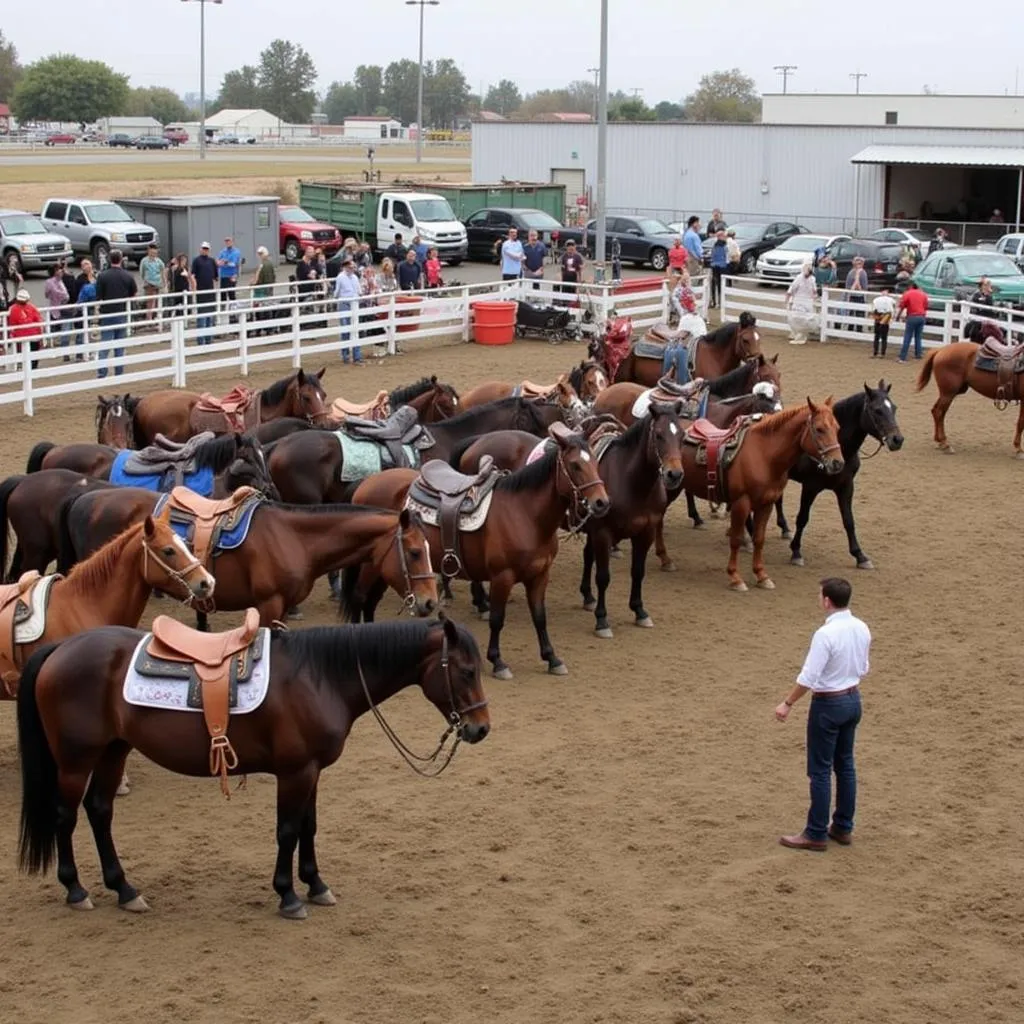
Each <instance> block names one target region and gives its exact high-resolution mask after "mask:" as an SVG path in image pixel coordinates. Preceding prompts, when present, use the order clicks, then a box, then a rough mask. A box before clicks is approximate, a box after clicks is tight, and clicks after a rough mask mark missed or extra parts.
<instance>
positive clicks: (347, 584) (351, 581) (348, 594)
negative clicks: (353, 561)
mask: <svg viewBox="0 0 1024 1024" xmlns="http://www.w3.org/2000/svg"><path fill="white" fill-rule="evenodd" d="M361 568H362V567H361V566H359V565H350V566H349V567H348V568H347V569H343V570H342V571H341V595H340V600H339V610H340V613H341V618H342V621H343V622H358V621H359V619H360V617H361V613H362V601H361V599H360V596H359V593H358V588H359V570H360V569H361Z"/></svg>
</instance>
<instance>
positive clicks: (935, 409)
mask: <svg viewBox="0 0 1024 1024" xmlns="http://www.w3.org/2000/svg"><path fill="white" fill-rule="evenodd" d="M955 397H956V396H955V395H946V394H944V393H943V392H941V391H940V392H939V397H938V398H937V399H936V400H935V404H934V405H933V406H932V419H933V420H934V421H935V443H936V444H937V445H938V446H939V447H940V448H941V449H942V450H943V451H944V452H948V453H949V454H950V455H952V454H953V447H952V445H951V444H950V443H949V439H948V438H947V437H946V412H947V411H948V410H949V407H950V406H951V405H952V404H953V399H954V398H955Z"/></svg>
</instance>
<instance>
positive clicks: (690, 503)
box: [686, 491, 704, 530]
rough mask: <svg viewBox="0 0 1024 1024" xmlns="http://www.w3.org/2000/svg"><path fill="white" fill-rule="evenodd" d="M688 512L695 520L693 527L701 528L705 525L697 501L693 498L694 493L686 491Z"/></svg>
mask: <svg viewBox="0 0 1024 1024" xmlns="http://www.w3.org/2000/svg"><path fill="white" fill-rule="evenodd" d="M686 514H687V515H688V516H689V517H690V519H691V520H692V521H693V528H694V529H695V530H699V529H700V528H701V527H702V526H703V525H704V520H703V519H701V517H700V513H699V512H698V511H697V502H695V501H694V500H693V495H692V494H691V493H690V492H689V491H687V492H686Z"/></svg>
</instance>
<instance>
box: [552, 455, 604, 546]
mask: <svg viewBox="0 0 1024 1024" xmlns="http://www.w3.org/2000/svg"><path fill="white" fill-rule="evenodd" d="M591 457H592V458H593V455H592V454H591ZM562 474H564V475H565V479H566V482H567V483H568V484H569V490H570V491H571V492H572V493H571V495H570V504H569V511H568V518H569V533H570V535H571V534H574V533H579V532H580V530H582V529H583V527H584V526H586V525H587V522H588V521H589V519H590V517H591V516H592V515H593V513H592V512H591V511H590V502H588V501H587V496H586V491H588V490H589V489H590V488H591V487H597V486H598V485H599V484H601V485H603V484H604V481H603V480H601V479H600V478H598V479H597V480H588V481H587V482H586V483H585V484H579V485H577V484H576V482H575V481H574V480H573V478H572V474H571V473H570V472H569V468H568V467H567V466H566V464H565V453H564V452H563V451H562V449H561V448H559V449H558V455H557V456H555V486H556V487H557V486H558V478H559V476H560V475H562ZM581 510H582V511H581Z"/></svg>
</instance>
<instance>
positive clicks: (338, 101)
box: [323, 82, 359, 124]
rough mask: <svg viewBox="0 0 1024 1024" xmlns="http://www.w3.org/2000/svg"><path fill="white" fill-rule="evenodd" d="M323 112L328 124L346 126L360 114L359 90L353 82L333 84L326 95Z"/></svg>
mask: <svg viewBox="0 0 1024 1024" xmlns="http://www.w3.org/2000/svg"><path fill="white" fill-rule="evenodd" d="M323 112H324V113H325V114H326V115H327V123H328V124H344V123H345V118H346V117H352V116H353V114H358V113H359V90H358V89H356V87H355V86H354V85H353V84H352V83H351V82H331V84H330V86H329V88H328V89H327V92H326V93H325V94H324V102H323Z"/></svg>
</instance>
